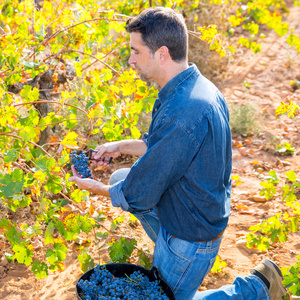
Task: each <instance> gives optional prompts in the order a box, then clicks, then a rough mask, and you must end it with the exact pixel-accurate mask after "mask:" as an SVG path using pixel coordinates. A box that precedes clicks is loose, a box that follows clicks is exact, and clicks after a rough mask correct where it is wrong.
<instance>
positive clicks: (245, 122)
mask: <svg viewBox="0 0 300 300" xmlns="http://www.w3.org/2000/svg"><path fill="white" fill-rule="evenodd" d="M229 110H230V115H231V117H230V123H229V124H230V127H231V131H232V133H235V134H241V135H244V136H247V135H248V134H250V133H251V134H253V133H257V132H258V131H259V125H258V122H259V120H258V118H257V111H256V108H255V107H254V106H253V105H252V104H250V103H247V104H244V105H237V104H231V105H229Z"/></svg>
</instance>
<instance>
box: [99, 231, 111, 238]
mask: <svg viewBox="0 0 300 300" xmlns="http://www.w3.org/2000/svg"><path fill="white" fill-rule="evenodd" d="M108 234H109V233H108V232H104V233H102V232H101V231H97V232H96V237H97V238H98V239H105V238H107V236H108Z"/></svg>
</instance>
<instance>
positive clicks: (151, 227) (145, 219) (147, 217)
mask: <svg viewBox="0 0 300 300" xmlns="http://www.w3.org/2000/svg"><path fill="white" fill-rule="evenodd" d="M129 171H130V168H123V169H119V170H117V171H115V172H114V173H113V174H112V175H111V176H110V179H109V184H111V185H113V184H115V183H117V182H119V181H121V180H123V179H125V178H126V176H127V175H128V173H129ZM133 215H134V216H135V217H136V218H137V219H138V220H139V221H140V223H141V224H142V226H143V228H144V230H145V231H146V233H147V235H148V236H149V237H150V239H151V240H152V241H153V242H154V243H155V241H156V238H157V235H158V232H159V228H160V223H159V221H158V218H157V215H156V212H155V210H154V209H149V210H147V211H144V212H141V213H134V214H133Z"/></svg>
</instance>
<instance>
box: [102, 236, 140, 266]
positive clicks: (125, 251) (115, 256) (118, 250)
mask: <svg viewBox="0 0 300 300" xmlns="http://www.w3.org/2000/svg"><path fill="white" fill-rule="evenodd" d="M135 245H136V240H132V241H128V240H127V239H125V238H124V237H121V239H120V241H119V242H114V243H113V244H112V245H111V246H110V247H109V248H108V250H109V257H110V258H111V259H112V261H113V262H126V261H127V260H128V259H129V257H130V256H131V253H132V251H133V249H134V246H135Z"/></svg>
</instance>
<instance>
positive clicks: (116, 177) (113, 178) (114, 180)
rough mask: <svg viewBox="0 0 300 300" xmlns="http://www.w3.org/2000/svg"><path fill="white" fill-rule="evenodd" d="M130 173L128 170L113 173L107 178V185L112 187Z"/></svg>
mask: <svg viewBox="0 0 300 300" xmlns="http://www.w3.org/2000/svg"><path fill="white" fill-rule="evenodd" d="M129 172H130V168H122V169H119V170H116V171H115V172H113V173H112V174H111V176H110V178H109V184H110V185H113V184H115V183H117V182H119V181H121V180H123V179H125V178H126V177H127V175H128V173H129Z"/></svg>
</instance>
